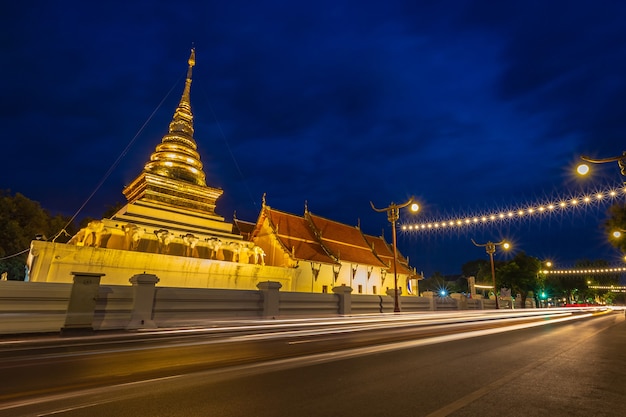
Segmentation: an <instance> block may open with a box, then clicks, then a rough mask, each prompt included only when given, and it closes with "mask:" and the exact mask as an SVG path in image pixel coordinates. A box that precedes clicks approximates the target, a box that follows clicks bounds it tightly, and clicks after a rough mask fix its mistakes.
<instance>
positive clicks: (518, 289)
mask: <svg viewBox="0 0 626 417" xmlns="http://www.w3.org/2000/svg"><path fill="white" fill-rule="evenodd" d="M540 269H541V261H540V260H539V259H537V258H534V257H532V256H528V255H526V253H525V252H518V253H517V254H516V255H515V257H514V258H513V259H512V260H510V261H507V262H504V263H503V264H501V266H500V267H499V268H498V269H497V274H496V282H497V283H498V284H499V285H498V286H499V287H505V288H510V289H511V294H519V295H520V297H521V301H522V308H524V307H526V299H527V298H528V293H529V292H530V291H533V293H537V290H539V287H540V276H539V273H540Z"/></svg>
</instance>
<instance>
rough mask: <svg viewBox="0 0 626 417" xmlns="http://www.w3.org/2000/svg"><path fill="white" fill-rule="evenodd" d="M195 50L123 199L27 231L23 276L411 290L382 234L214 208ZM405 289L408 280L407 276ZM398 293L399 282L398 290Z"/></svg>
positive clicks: (409, 273) (307, 216)
mask: <svg viewBox="0 0 626 417" xmlns="http://www.w3.org/2000/svg"><path fill="white" fill-rule="evenodd" d="M194 65H195V50H192V51H191V56H190V57H189V61H188V70H187V78H186V81H185V87H184V90H183V94H182V97H181V99H180V102H179V104H178V107H177V108H176V110H175V112H174V116H173V117H172V121H171V122H170V124H169V129H168V132H167V133H166V134H165V135H164V136H163V138H162V140H161V143H159V144H158V145H157V146H156V148H155V151H154V152H153V153H152V155H150V160H149V161H148V162H147V163H146V164H145V165H144V168H143V170H142V172H141V173H140V174H139V175H138V176H137V178H136V179H135V180H134V181H132V182H131V183H130V184H129V185H128V186H126V187H125V188H124V190H123V194H124V196H125V197H126V200H127V203H126V205H125V206H124V207H122V208H121V209H120V210H119V211H118V212H117V213H115V214H114V215H113V216H112V217H111V218H106V219H102V220H97V221H92V222H90V223H89V224H88V225H87V227H85V228H83V229H81V230H80V231H79V232H78V233H77V234H76V235H75V236H73V237H72V238H71V240H70V241H69V242H68V243H56V242H48V241H42V240H35V241H33V242H32V244H31V250H30V253H29V257H28V268H29V278H30V280H31V281H40V282H72V272H88V273H100V274H104V276H103V277H102V281H101V282H102V283H104V284H118V285H128V284H129V278H130V277H132V276H133V275H136V274H142V273H149V274H154V275H156V276H157V277H158V278H159V280H160V281H159V285H160V286H169V287H195V288H231V289H256V288H257V287H256V285H257V284H258V283H259V282H262V281H277V282H280V283H281V284H282V290H283V291H300V292H330V290H331V289H332V288H333V287H335V286H338V285H346V286H350V287H352V288H353V289H354V292H355V293H364V294H384V293H386V291H387V290H388V289H389V288H393V287H394V273H395V274H396V276H397V278H398V286H399V287H400V288H405V289H407V291H408V292H409V293H411V292H412V291H411V284H412V283H414V281H415V280H416V279H417V278H419V277H418V276H417V274H416V273H415V270H414V269H412V268H410V267H409V265H408V262H407V260H406V259H404V258H403V257H402V256H401V255H399V257H398V262H397V263H396V268H397V270H396V271H394V269H393V268H394V267H393V265H394V262H393V250H392V248H391V247H390V245H389V244H388V243H387V242H386V241H385V239H384V238H383V237H374V236H370V235H366V234H364V233H362V232H361V230H360V227H353V226H348V225H345V224H342V223H339V222H335V221H332V220H329V219H325V218H323V217H320V216H317V215H314V214H312V213H311V212H310V211H309V210H308V208H307V207H306V206H305V210H304V214H303V215H302V216H299V215H294V214H290V213H285V212H281V211H278V210H275V209H273V208H271V207H269V206H268V205H267V204H266V202H265V196H264V198H263V205H262V208H261V211H260V213H259V216H258V219H257V221H256V223H252V222H246V221H242V220H239V219H236V218H235V219H233V222H232V223H229V222H227V221H225V219H224V218H223V217H222V216H220V215H218V214H217V213H216V212H215V208H216V202H217V200H218V199H219V197H220V196H221V195H222V193H223V190H221V189H219V188H214V187H211V186H210V185H207V181H206V175H205V173H204V171H203V165H202V162H201V160H200V154H199V153H198V150H197V144H196V141H195V139H194V126H193V113H192V110H191V101H190V93H191V83H192V70H193V67H194ZM413 286H414V288H416V287H417V286H416V285H414V284H413ZM403 293H405V291H403Z"/></svg>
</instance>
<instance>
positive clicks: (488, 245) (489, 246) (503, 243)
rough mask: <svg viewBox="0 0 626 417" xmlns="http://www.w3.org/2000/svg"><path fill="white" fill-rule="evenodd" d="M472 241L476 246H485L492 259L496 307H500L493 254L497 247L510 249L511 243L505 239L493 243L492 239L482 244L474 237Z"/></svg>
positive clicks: (492, 278)
mask: <svg viewBox="0 0 626 417" xmlns="http://www.w3.org/2000/svg"><path fill="white" fill-rule="evenodd" d="M472 243H473V244H474V245H475V246H478V247H484V248H485V250H486V251H487V253H488V254H489V260H490V261H491V280H492V282H493V293H494V295H495V298H496V309H499V308H500V305H499V303H498V293H497V292H496V268H495V266H494V264H493V254H494V253H496V247H498V246H502V247H503V248H504V249H509V248H510V247H511V245H510V244H509V243H508V242H506V241H504V240H503V241H501V242H498V243H493V242H492V241H489V242H487V243H482V244H480V243H476V242H475V241H474V239H472Z"/></svg>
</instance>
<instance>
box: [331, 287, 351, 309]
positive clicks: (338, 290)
mask: <svg viewBox="0 0 626 417" xmlns="http://www.w3.org/2000/svg"><path fill="white" fill-rule="evenodd" d="M333 292H334V293H335V294H337V295H338V296H339V314H341V315H347V314H352V288H351V287H347V286H345V285H340V286H338V287H333Z"/></svg>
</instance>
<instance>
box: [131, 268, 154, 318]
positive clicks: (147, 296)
mask: <svg viewBox="0 0 626 417" xmlns="http://www.w3.org/2000/svg"><path fill="white" fill-rule="evenodd" d="M129 281H130V283H131V284H132V285H133V310H132V312H131V316H130V322H129V323H128V325H127V326H126V329H127V330H134V329H142V328H148V329H156V327H157V325H156V323H155V322H154V320H153V319H152V314H153V310H154V294H155V292H156V288H155V286H156V284H157V283H158V282H159V278H158V277H157V276H156V275H153V274H145V273H144V274H137V275H133V276H132V277H131V278H130V279H129Z"/></svg>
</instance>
